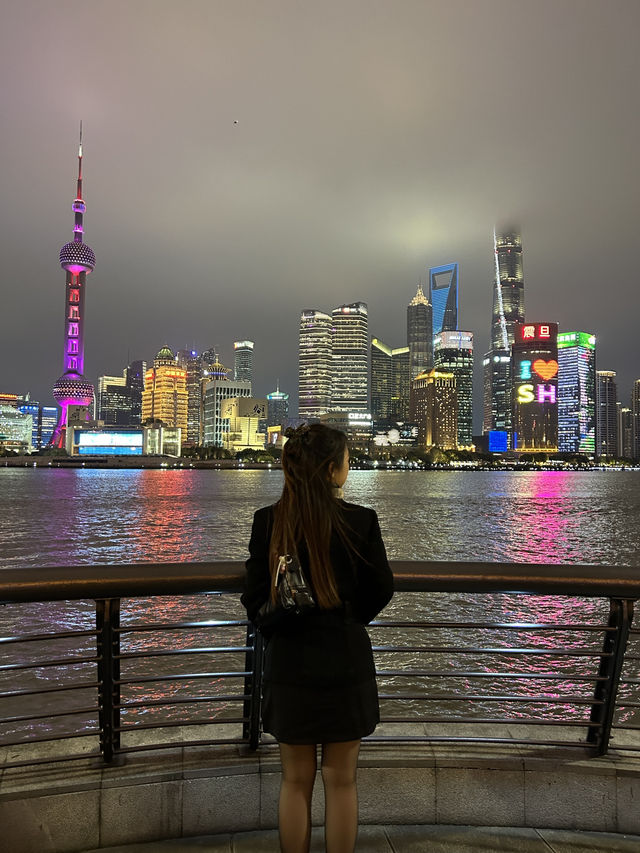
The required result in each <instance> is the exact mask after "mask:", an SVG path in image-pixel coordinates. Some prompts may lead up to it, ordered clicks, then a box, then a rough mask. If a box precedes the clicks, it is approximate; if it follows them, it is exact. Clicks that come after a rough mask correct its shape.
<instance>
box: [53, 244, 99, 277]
mask: <svg viewBox="0 0 640 853" xmlns="http://www.w3.org/2000/svg"><path fill="white" fill-rule="evenodd" d="M95 265H96V256H95V254H94V253H93V249H92V248H91V247H90V246H87V244H86V243H75V242H74V243H66V244H65V245H64V246H63V247H62V248H61V249H60V266H61V267H62V269H63V270H68V271H69V272H70V273H73V274H74V275H78V273H81V272H86V273H88V272H91V271H92V270H93V268H94V267H95Z"/></svg>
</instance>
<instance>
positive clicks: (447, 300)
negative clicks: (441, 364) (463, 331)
mask: <svg viewBox="0 0 640 853" xmlns="http://www.w3.org/2000/svg"><path fill="white" fill-rule="evenodd" d="M429 299H430V300H431V305H432V306H433V315H432V316H433V319H432V323H433V333H432V334H433V337H434V338H435V336H436V335H439V334H440V332H447V331H454V330H455V329H457V328H458V264H445V265H444V266H441V267H432V268H431V269H430V270H429Z"/></svg>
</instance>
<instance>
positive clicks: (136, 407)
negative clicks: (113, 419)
mask: <svg viewBox="0 0 640 853" xmlns="http://www.w3.org/2000/svg"><path fill="white" fill-rule="evenodd" d="M146 372H147V362H146V361H132V362H131V364H130V365H129V366H128V367H127V369H126V371H125V376H126V377H127V388H128V389H129V398H130V400H131V420H130V421H129V423H130V424H140V423H142V392H143V391H144V376H145V373H146Z"/></svg>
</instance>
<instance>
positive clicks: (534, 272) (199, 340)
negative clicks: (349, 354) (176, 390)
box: [0, 0, 640, 429]
mask: <svg viewBox="0 0 640 853" xmlns="http://www.w3.org/2000/svg"><path fill="white" fill-rule="evenodd" d="M639 31H640V3H638V0H607V2H605V0H535V2H533V0H528V2H524V0H422V2H417V1H416V0H393V2H392V0H385V2H380V0H323V2H321V3H320V2H312V1H311V0H308V2H306V1H305V0H233V2H227V0H225V2H222V0H180V2H178V0H171V2H169V0H91V2H85V3H84V4H81V3H78V2H76V0H74V2H67V0H3V2H2V27H1V32H0V74H1V78H2V81H3V85H2V87H1V89H0V110H1V112H0V157H1V164H2V168H1V169H0V210H1V216H2V227H1V229H0V240H1V242H2V267H1V273H0V275H1V276H2V302H1V311H2V326H1V329H2V335H1V337H0V392H12V393H24V392H26V391H30V392H31V395H32V397H33V398H35V399H40V400H41V401H42V402H50V401H51V399H52V398H51V391H50V389H51V386H52V385H53V382H54V381H55V380H56V379H57V378H58V376H59V375H60V374H61V373H62V348H63V319H64V273H63V272H62V271H61V270H60V268H59V266H58V252H59V249H60V247H61V246H62V245H63V244H64V243H66V242H67V241H68V240H71V239H72V236H73V235H72V225H73V214H72V212H71V202H72V200H73V197H74V195H75V174H76V159H75V158H76V151H77V141H78V127H79V122H80V119H82V120H83V123H84V177H85V180H84V191H85V199H86V202H87V213H86V216H85V235H86V242H87V243H89V245H90V246H91V247H92V248H93V249H94V251H95V253H96V256H97V266H96V269H95V271H94V272H93V273H92V274H91V275H90V276H89V278H88V282H87V300H86V347H85V356H86V357H85V373H86V375H87V376H88V378H89V379H91V380H92V381H96V377H97V376H98V375H99V374H105V373H107V374H111V373H120V372H121V371H122V369H123V368H124V367H125V366H126V364H127V361H128V360H133V359H138V358H143V359H147V360H149V361H150V360H152V358H153V356H154V355H155V353H156V352H157V351H158V349H159V348H160V347H161V346H162V345H163V344H165V343H167V344H169V346H171V347H172V348H174V349H177V348H181V347H184V346H192V347H195V348H196V349H198V350H202V349H206V348H208V347H209V346H212V345H218V346H219V348H220V350H221V354H222V357H223V361H225V362H226V363H227V365H229V364H231V363H232V350H233V341H234V340H235V339H243V338H251V339H253V340H254V341H255V344H256V361H257V365H256V382H255V391H256V392H257V393H258V394H263V393H266V392H268V391H271V390H273V389H274V388H275V384H276V380H277V379H278V378H279V379H280V385H281V388H282V389H283V390H285V391H288V392H290V393H291V394H292V397H294V396H295V394H296V385H297V330H298V320H299V315H300V311H301V310H302V309H303V308H319V309H322V310H326V311H329V310H331V309H332V308H333V307H336V306H337V305H339V304H341V303H344V302H353V301H357V300H362V301H364V302H367V303H368V305H369V316H370V331H371V333H372V334H374V335H376V336H378V337H381V338H382V339H383V340H385V341H386V342H387V343H388V344H389V345H390V346H403V345H404V344H405V343H406V306H407V304H408V302H409V300H410V299H411V297H412V296H413V295H414V293H415V290H416V287H417V284H418V282H419V281H421V280H422V281H424V280H425V277H426V273H427V270H428V268H429V267H431V266H438V265H440V264H445V263H450V262H452V261H458V262H459V263H460V303H459V305H460V310H459V325H460V327H461V328H463V329H469V330H471V331H473V332H474V334H475V343H476V354H477V362H478V364H479V363H480V361H481V357H482V353H483V352H484V351H485V350H486V348H487V346H488V340H489V326H490V314H491V295H492V272H493V256H492V231H493V227H494V225H495V224H497V225H498V226H499V225H500V224H501V223H510V222H513V223H517V224H519V225H520V227H521V229H522V236H523V246H524V267H525V280H526V306H527V319H529V320H532V321H541V320H542V321H545V320H549V321H557V322H558V323H559V324H560V328H561V330H565V331H571V330H575V329H580V330H585V331H590V332H594V333H595V334H596V335H597V337H598V366H599V368H601V369H610V370H616V371H617V372H618V380H619V395H620V398H621V399H622V400H623V402H624V403H625V404H628V402H627V401H628V398H629V395H630V391H631V384H632V382H633V380H635V379H637V378H640V335H638V332H637V325H638V322H639V319H640V310H639V309H640V297H639V295H638V285H639V276H638V261H637V255H638V250H637V244H638V237H637V230H638V222H639V219H640V216H639V214H640V197H639V196H640V193H639V184H640V179H639V177H638V160H639V156H640V133H639V125H640V116H639V109H638V107H639V101H640V98H639V96H638V81H639V80H640V51H639V50H638V33H639ZM477 380H478V382H477V396H478V399H479V398H480V395H481V382H480V372H478V375H477ZM476 409H477V411H478V412H479V409H478V407H476ZM478 428H479V420H478V419H477V422H476V429H478Z"/></svg>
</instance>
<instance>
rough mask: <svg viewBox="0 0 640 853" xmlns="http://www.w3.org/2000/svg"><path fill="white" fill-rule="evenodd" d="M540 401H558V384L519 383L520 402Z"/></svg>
mask: <svg viewBox="0 0 640 853" xmlns="http://www.w3.org/2000/svg"><path fill="white" fill-rule="evenodd" d="M536 398H537V402H538V403H555V402H556V386H555V385H537V386H536V385H531V384H529V383H526V384H525V385H518V402H519V403H533V402H534V400H536Z"/></svg>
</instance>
